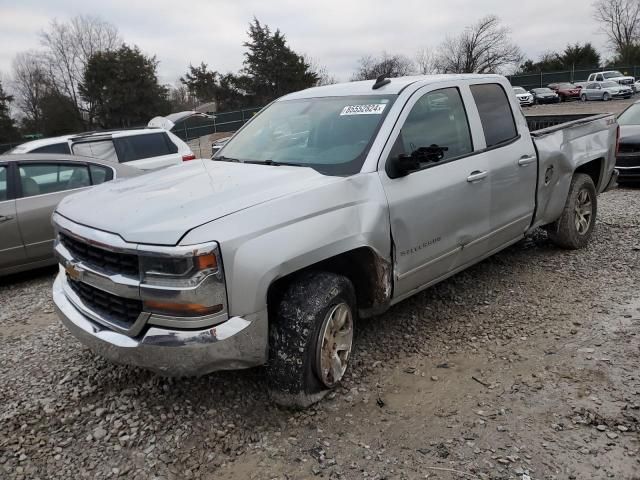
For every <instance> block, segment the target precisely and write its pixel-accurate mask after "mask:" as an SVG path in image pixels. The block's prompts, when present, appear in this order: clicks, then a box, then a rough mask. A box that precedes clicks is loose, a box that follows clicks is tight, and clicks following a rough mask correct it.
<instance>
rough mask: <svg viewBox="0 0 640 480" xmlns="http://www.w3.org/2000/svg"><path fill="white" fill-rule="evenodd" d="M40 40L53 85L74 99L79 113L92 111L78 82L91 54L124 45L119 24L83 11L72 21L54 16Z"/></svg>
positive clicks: (41, 34)
mask: <svg viewBox="0 0 640 480" xmlns="http://www.w3.org/2000/svg"><path fill="white" fill-rule="evenodd" d="M40 43H41V44H42V46H43V47H45V49H46V51H45V56H46V59H47V62H46V66H47V71H48V75H49V77H50V81H51V84H52V86H53V87H54V88H55V89H56V90H57V91H58V93H60V94H63V95H65V96H67V97H69V98H70V99H71V100H72V101H73V103H74V104H75V105H76V109H77V111H78V113H79V114H80V112H82V111H85V112H89V111H90V110H91V106H90V105H84V104H83V102H82V99H81V98H80V95H79V93H78V86H79V84H80V82H81V81H82V76H83V74H84V70H85V67H86V66H87V63H88V62H89V59H90V58H91V56H93V55H94V54H95V53H97V52H102V51H108V50H114V49H116V48H117V47H119V46H120V44H121V43H122V40H121V38H120V35H119V34H118V30H117V28H116V27H115V26H113V25H111V24H110V23H108V22H106V21H104V20H102V19H100V18H98V17H92V16H84V15H80V16H77V17H74V18H72V19H71V20H70V21H68V22H58V21H57V20H53V21H52V22H51V23H50V24H49V28H48V29H47V30H44V31H42V32H41V33H40Z"/></svg>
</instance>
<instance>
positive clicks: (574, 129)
mask: <svg viewBox="0 0 640 480" xmlns="http://www.w3.org/2000/svg"><path fill="white" fill-rule="evenodd" d="M617 128H618V124H617V122H616V120H615V117H614V116H613V115H605V116H602V117H600V118H596V119H594V120H589V121H578V122H574V124H573V125H568V126H566V127H564V128H560V129H554V128H553V127H552V128H550V129H545V130H538V131H536V132H533V133H532V137H533V143H534V145H535V147H536V150H537V152H538V191H537V194H536V195H537V210H536V217H535V219H534V224H533V227H537V226H540V225H545V224H548V223H551V222H553V221H555V220H556V219H557V218H558V217H559V216H560V214H561V213H562V209H563V208H564V204H565V201H566V199H567V194H568V193H569V186H570V184H571V178H572V177H573V174H574V172H575V171H576V169H578V168H579V167H580V166H581V165H584V164H586V163H588V162H590V161H592V160H597V159H603V162H602V166H601V169H600V175H599V181H598V185H596V190H597V191H598V192H602V191H603V190H604V189H605V187H606V185H607V182H608V180H609V178H610V177H611V174H612V172H613V169H614V166H615V148H616V130H617ZM546 130H548V132H547V131H546Z"/></svg>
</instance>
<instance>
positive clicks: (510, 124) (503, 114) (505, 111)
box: [471, 83, 518, 148]
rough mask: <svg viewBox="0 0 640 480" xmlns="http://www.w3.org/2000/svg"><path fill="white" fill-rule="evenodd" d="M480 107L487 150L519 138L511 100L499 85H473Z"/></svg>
mask: <svg viewBox="0 0 640 480" xmlns="http://www.w3.org/2000/svg"><path fill="white" fill-rule="evenodd" d="M471 93H472V94H473V99H474V100H475V102H476V105H477V107H478V113H479V114H480V121H481V122H482V129H483V130H484V138H485V141H486V144H487V148H491V147H495V146H497V145H500V144H501V143H505V142H508V141H510V140H513V139H514V138H516V137H517V136H518V130H517V128H516V122H515V120H514V118H513V112H512V111H511V105H510V104H509V99H508V98H507V94H506V93H505V91H504V89H503V88H502V86H500V85H498V84H497V83H484V84H480V85H471Z"/></svg>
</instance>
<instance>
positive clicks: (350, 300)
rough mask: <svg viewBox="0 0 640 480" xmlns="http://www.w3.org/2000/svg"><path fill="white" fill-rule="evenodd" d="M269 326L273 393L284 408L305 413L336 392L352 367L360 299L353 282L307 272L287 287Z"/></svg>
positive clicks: (335, 276)
mask: <svg viewBox="0 0 640 480" xmlns="http://www.w3.org/2000/svg"><path fill="white" fill-rule="evenodd" d="M275 310H276V311H275V318H273V319H270V322H269V323H270V325H269V365H268V370H267V371H268V377H269V390H270V393H271V398H272V399H273V400H274V401H275V402H276V403H277V404H279V405H282V406H286V407H294V408H306V407H308V406H309V405H311V404H313V403H315V402H317V401H319V400H320V399H321V398H322V397H323V396H324V395H325V394H326V393H327V392H328V391H329V390H331V389H332V388H334V387H336V386H337V385H338V384H339V383H340V381H341V380H342V377H343V376H344V374H345V372H346V370H347V367H348V365H349V359H350V357H351V349H352V346H353V332H354V324H355V313H356V296H355V290H354V288H353V284H352V283H351V281H350V280H349V279H348V278H346V277H344V276H342V275H337V274H334V273H329V272H308V273H305V274H302V275H300V276H299V277H298V278H297V279H295V280H293V281H292V282H291V284H290V285H289V286H288V287H287V288H286V290H285V292H284V294H283V295H282V299H281V300H280V301H279V303H278V305H277V307H276V309H275Z"/></svg>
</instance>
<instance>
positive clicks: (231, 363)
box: [53, 271, 268, 377]
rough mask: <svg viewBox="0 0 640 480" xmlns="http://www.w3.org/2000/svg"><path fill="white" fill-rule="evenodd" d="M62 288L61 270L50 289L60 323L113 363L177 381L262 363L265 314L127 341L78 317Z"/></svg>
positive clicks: (148, 332)
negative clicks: (173, 378)
mask: <svg viewBox="0 0 640 480" xmlns="http://www.w3.org/2000/svg"><path fill="white" fill-rule="evenodd" d="M65 283H66V275H65V273H64V272H63V271H61V272H60V273H59V274H58V276H57V277H56V280H55V282H54V284H53V301H54V304H55V307H56V311H57V313H58V315H59V316H60V319H61V320H62V323H63V324H64V325H65V326H66V327H67V328H68V329H69V330H70V331H71V333H72V334H73V335H74V336H75V337H76V338H77V339H78V340H80V342H81V343H83V344H84V345H86V346H87V347H89V348H90V349H91V350H92V351H94V352H95V353H97V354H98V355H100V356H102V357H105V358H107V359H108V360H111V361H113V362H115V363H121V364H126V365H134V366H137V367H142V368H146V369H148V370H152V371H154V372H157V373H159V374H161V375H166V376H179V377H180V376H198V375H204V374H206V373H209V372H213V371H216V370H234V369H240V368H249V367H254V366H257V365H262V364H264V363H266V361H267V345H268V320H267V312H266V310H265V311H262V312H258V313H256V314H253V315H247V316H246V317H245V318H242V317H232V318H230V319H229V320H227V321H225V322H223V323H221V324H218V325H216V326H214V327H208V328H205V329H200V330H179V329H167V328H161V327H156V326H149V327H148V328H147V329H145V330H143V331H142V332H141V333H140V334H139V335H138V336H136V337H134V338H132V337H129V336H127V335H124V334H122V333H117V332H114V331H113V330H110V329H108V328H106V327H104V326H102V325H100V324H98V323H95V322H94V321H92V320H90V319H89V318H88V317H86V316H85V315H83V314H82V313H81V312H80V311H79V310H78V309H77V308H76V307H75V305H73V303H71V301H69V299H68V298H67V296H66V294H65V288H64V286H65Z"/></svg>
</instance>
